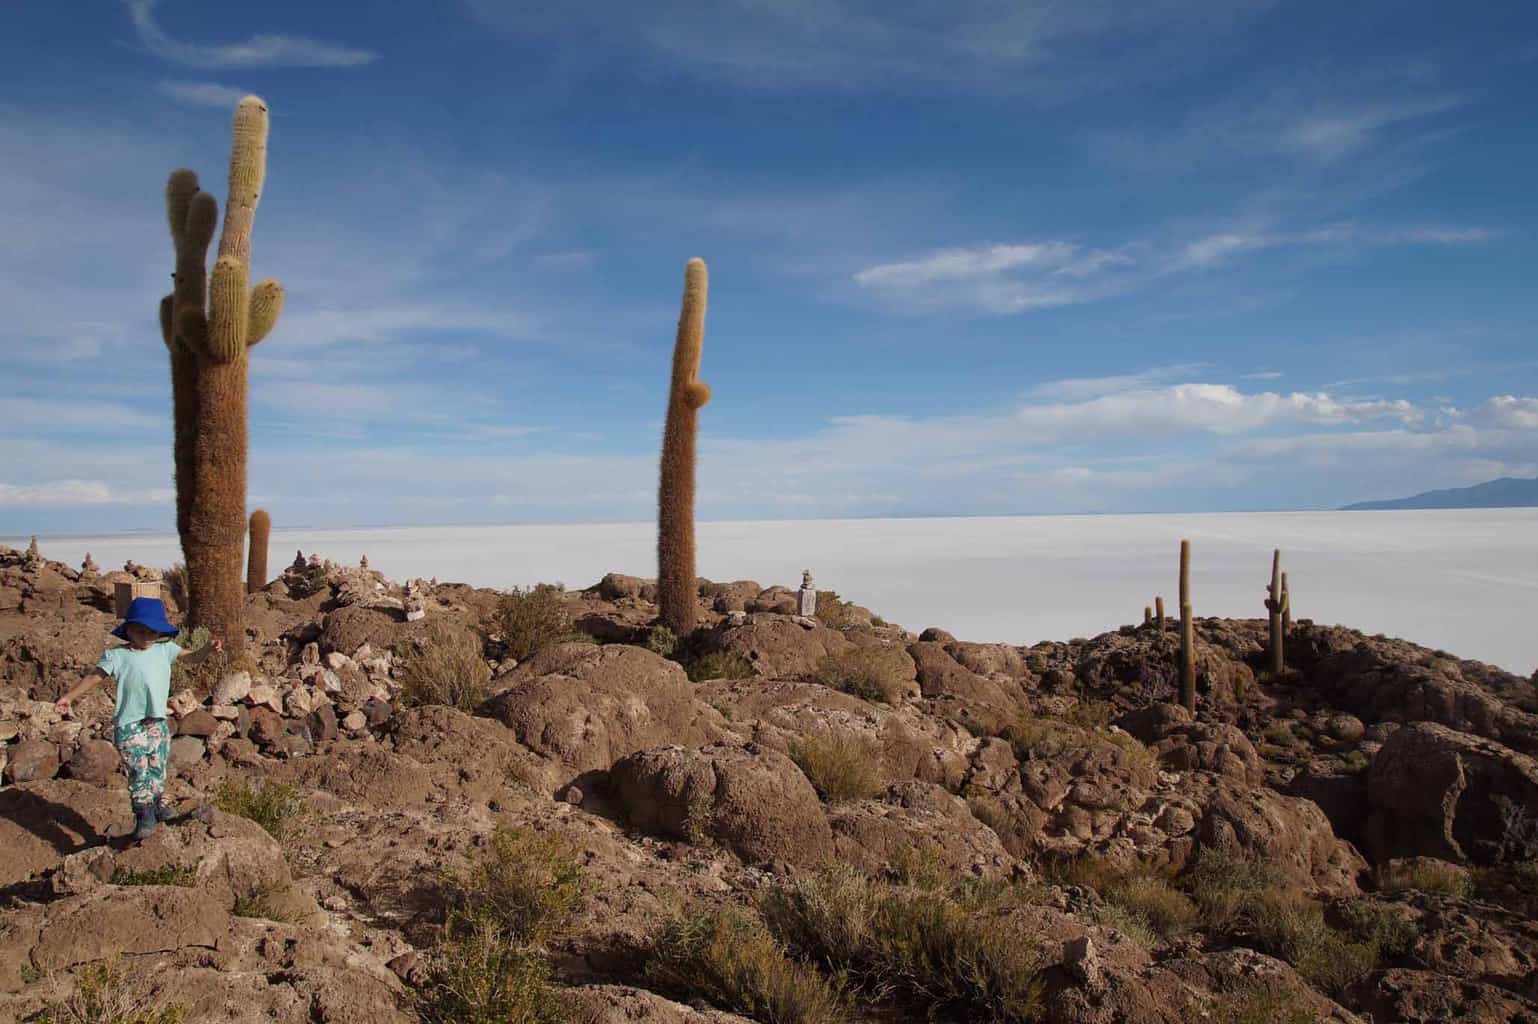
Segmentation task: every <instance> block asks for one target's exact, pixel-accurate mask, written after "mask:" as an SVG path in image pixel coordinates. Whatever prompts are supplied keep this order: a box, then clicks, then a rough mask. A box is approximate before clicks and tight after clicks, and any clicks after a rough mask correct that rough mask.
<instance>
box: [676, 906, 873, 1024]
mask: <svg viewBox="0 0 1538 1024" xmlns="http://www.w3.org/2000/svg"><path fill="white" fill-rule="evenodd" d="M646 973H647V975H648V976H649V977H650V978H652V980H654V981H655V982H657V983H658V984H659V985H661V986H663V987H665V988H668V989H671V990H673V991H675V992H678V993H679V994H682V995H686V996H689V997H693V998H697V999H703V1000H705V1001H706V1002H708V1003H711V1004H712V1005H714V1006H717V1007H720V1008H721V1009H725V1010H730V1011H732V1012H734V1013H739V1014H742V1015H744V1016H747V1017H752V1018H753V1019H754V1020H757V1021H762V1022H764V1024H842V1022H843V1021H844V1020H846V1019H847V1018H846V1015H845V1011H844V1005H845V1001H844V996H843V993H842V991H841V990H840V988H839V986H838V985H837V984H835V983H832V982H829V981H827V980H826V979H824V978H823V977H822V976H821V975H819V974H818V973H817V971H816V970H814V969H813V968H812V967H810V966H808V965H806V964H802V963H797V962H796V961H794V960H792V959H790V958H789V957H787V956H786V955H785V952H784V950H783V949H782V948H781V947H780V945H779V943H777V942H776V941H775V940H774V937H773V936H772V935H770V934H769V932H768V931H767V930H766V929H765V928H764V925H763V923H762V922H761V921H759V920H758V919H757V918H755V917H754V916H753V915H752V914H750V913H749V912H747V911H745V910H742V909H739V908H736V907H729V908H724V909H712V910H703V911H696V912H694V913H691V914H688V915H686V916H683V917H680V918H678V919H677V920H675V921H672V922H670V923H669V924H668V925H667V926H665V927H664V928H663V930H662V932H661V933H660V935H659V936H658V937H657V939H656V941H655V943H654V945H653V955H652V957H651V959H650V961H649V962H648V964H647V967H646Z"/></svg>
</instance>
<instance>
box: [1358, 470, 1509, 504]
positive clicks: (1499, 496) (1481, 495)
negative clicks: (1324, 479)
mask: <svg viewBox="0 0 1538 1024" xmlns="http://www.w3.org/2000/svg"><path fill="white" fill-rule="evenodd" d="M1535 505H1538V477H1534V478H1533V479H1531V480H1528V479H1525V478H1519V477H1511V476H1503V477H1501V478H1500V479H1499V480H1487V481H1486V482H1484V483H1482V484H1475V485H1474V486H1472V487H1452V488H1449V489H1447V490H1445V491H1427V492H1426V493H1424V494H1417V495H1415V496H1414V497H1413V498H1392V499H1390V500H1388V501H1359V502H1357V503H1356V504H1355V505H1347V506H1346V507H1345V508H1343V509H1341V511H1342V512H1364V511H1368V510H1370V509H1389V508H1529V507H1532V506H1535Z"/></svg>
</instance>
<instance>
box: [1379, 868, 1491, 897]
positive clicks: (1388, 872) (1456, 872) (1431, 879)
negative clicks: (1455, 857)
mask: <svg viewBox="0 0 1538 1024" xmlns="http://www.w3.org/2000/svg"><path fill="white" fill-rule="evenodd" d="M1377 880H1378V888H1379V889H1380V890H1382V891H1383V892H1387V893H1394V892H1403V891H1405V890H1406V889H1414V890H1416V891H1417V892H1430V893H1440V894H1442V895H1444V896H1452V897H1455V898H1457V899H1468V898H1469V897H1470V896H1471V895H1473V892H1474V878H1473V876H1472V875H1471V874H1470V873H1469V872H1468V871H1467V870H1466V869H1464V868H1461V867H1459V866H1458V865H1456V864H1449V863H1447V862H1445V861H1433V860H1413V861H1409V862H1404V861H1400V862H1398V863H1396V864H1392V865H1390V864H1381V865H1379V866H1378V871H1377Z"/></svg>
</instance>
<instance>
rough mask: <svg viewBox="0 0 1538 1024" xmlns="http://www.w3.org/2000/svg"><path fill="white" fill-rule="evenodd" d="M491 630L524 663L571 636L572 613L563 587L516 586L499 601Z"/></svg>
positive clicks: (510, 654) (541, 584) (543, 585)
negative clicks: (569, 610) (525, 660)
mask: <svg viewBox="0 0 1538 1024" xmlns="http://www.w3.org/2000/svg"><path fill="white" fill-rule="evenodd" d="M492 628H493V629H494V630H495V631H496V632H497V633H498V634H499V635H500V636H501V638H502V643H503V645H504V646H505V647H506V649H507V655H508V657H510V658H516V659H517V660H518V661H523V660H524V659H525V658H527V657H528V656H529V655H531V654H533V653H534V652H535V651H537V650H539V649H540V648H541V647H545V646H548V645H550V644H553V643H555V642H557V641H559V640H563V639H565V638H566V637H567V636H568V635H569V634H570V633H571V614H570V613H569V612H568V611H567V610H566V602H565V600H564V599H563V597H562V591H561V588H560V587H558V586H556V585H555V584H553V583H540V584H536V585H535V586H533V587H530V588H528V589H524V588H522V587H514V588H513V589H512V590H509V591H508V592H507V593H505V594H503V595H502V597H501V599H500V600H498V601H497V607H496V611H494V612H493V613H492Z"/></svg>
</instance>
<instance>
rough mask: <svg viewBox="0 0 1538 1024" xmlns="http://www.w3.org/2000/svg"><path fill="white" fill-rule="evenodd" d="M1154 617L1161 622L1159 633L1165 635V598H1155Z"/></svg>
mask: <svg viewBox="0 0 1538 1024" xmlns="http://www.w3.org/2000/svg"><path fill="white" fill-rule="evenodd" d="M1154 618H1155V620H1157V622H1158V623H1159V635H1160V636H1163V635H1164V598H1163V597H1162V596H1160V597H1156V598H1154Z"/></svg>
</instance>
